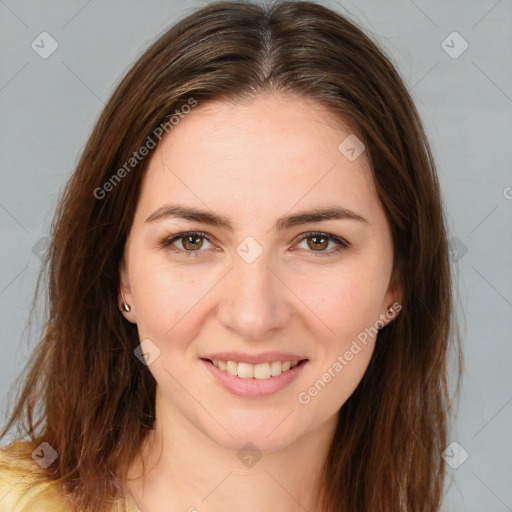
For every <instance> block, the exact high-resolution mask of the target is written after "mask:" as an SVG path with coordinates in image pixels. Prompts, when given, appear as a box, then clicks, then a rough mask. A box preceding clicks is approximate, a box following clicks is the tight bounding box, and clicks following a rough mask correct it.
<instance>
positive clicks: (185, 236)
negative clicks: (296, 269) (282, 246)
mask: <svg viewBox="0 0 512 512" xmlns="http://www.w3.org/2000/svg"><path fill="white" fill-rule="evenodd" d="M203 239H204V240H206V241H207V242H208V243H211V242H210V239H209V237H208V235H207V234H206V233H203V232H202V231H188V232H182V233H176V234H173V235H170V236H168V237H167V238H165V239H164V240H162V241H161V242H160V243H159V246H160V247H162V248H165V247H169V248H172V249H173V250H174V252H178V253H182V254H185V255H186V256H199V253H200V252H203V251H201V249H202V248H203V247H204V241H203ZM308 240H311V243H310V242H306V243H307V246H308V247H307V249H311V250H309V251H308V252H310V253H313V254H312V255H313V256H315V257H316V256H329V255H332V254H333V253H338V252H340V251H342V250H344V249H347V248H349V247H350V246H351V245H350V243H349V242H347V241H346V240H344V239H343V238H340V237H338V236H335V235H331V234H329V233H321V232H318V231H314V232H310V233H304V234H303V235H301V238H300V239H299V243H302V242H303V241H308ZM176 242H179V243H180V244H181V248H180V247H176V246H175V245H174V244H175V243H176ZM330 243H334V244H335V247H334V248H332V249H330V250H328V251H326V250H325V249H327V247H328V246H329V244H330ZM307 249H306V250H307Z"/></svg>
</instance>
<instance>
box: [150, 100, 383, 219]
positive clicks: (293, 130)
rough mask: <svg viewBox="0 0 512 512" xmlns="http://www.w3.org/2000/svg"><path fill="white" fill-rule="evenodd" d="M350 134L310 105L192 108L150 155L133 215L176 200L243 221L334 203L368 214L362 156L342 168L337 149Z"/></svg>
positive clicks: (368, 185) (370, 201)
mask: <svg viewBox="0 0 512 512" xmlns="http://www.w3.org/2000/svg"><path fill="white" fill-rule="evenodd" d="M351 134H353V130H352V129H351V128H350V127H349V125H348V124H346V123H344V122H343V121H342V120H341V119H339V118H338V117H336V116H334V115H333V114H332V113H331V112H330V111H329V110H327V109H326V108H325V107H324V106H323V105H322V104H320V103H318V102H316V101H315V100H314V99H310V98H308V99H305V98H302V97H298V96H290V95H287V96H284V95H277V96H276V95H272V94H266V95H261V96H257V97H256V98H255V99H253V100H252V101H247V102H244V103H233V102H228V101H209V102H206V103H205V104H199V105H198V106H196V107H195V108H194V109H192V111H191V112H190V113H189V114H187V115H185V116H184V117H183V118H182V119H181V120H180V121H179V123H178V124H176V125H175V126H174V127H173V129H172V130H171V131H170V132H169V134H167V135H166V136H165V137H164V138H163V139H162V142H161V143H160V144H159V146H158V147H157V148H156V149H155V150H153V153H152V154H151V156H150V161H149V163H148V166H147V169H146V173H145V176H144V180H143V184H142V189H141V195H140V205H141V208H142V209H144V210H145V211H147V210H148V209H149V208H154V207H157V206H160V203H162V204H163V203H165V202H166V201H169V200H176V199H179V200H180V202H187V204H189V205H194V206H197V207H201V208H204V207H205V206H207V207H210V208H212V209H215V210H216V211H218V210H219V209H222V210H224V211H225V212H236V213H237V214H239V215H244V214H247V215H248V216H250V215H254V214H255V213H256V212H257V211H258V209H259V210H261V211H265V212H266V211H274V210H279V211H281V210H289V209H291V208H293V207H294V205H295V204H297V207H300V208H304V207H308V206H315V207H316V206H322V205H324V204H327V203H328V204H335V203H339V204H341V205H342V206H344V207H346V208H351V209H354V210H361V209H365V210H366V212H367V213H368V215H369V214H370V213H369V212H370V211H372V210H374V208H375V203H376V194H375V190H374V187H373V179H372V174H371V169H370V166H369V163H368V160H367V158H366V156H365V154H364V153H363V154H361V156H359V157H358V158H357V159H356V160H353V161H350V160H349V159H347V158H346V156H345V155H344V154H343V153H342V152H341V151H340V150H339V148H338V147H339V145H340V143H342V141H344V140H345V139H346V138H347V137H348V136H349V135H351ZM219 213H220V212H219Z"/></svg>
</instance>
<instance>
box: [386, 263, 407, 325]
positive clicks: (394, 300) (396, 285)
mask: <svg viewBox="0 0 512 512" xmlns="http://www.w3.org/2000/svg"><path fill="white" fill-rule="evenodd" d="M402 297H403V287H402V284H401V282H400V273H399V269H398V267H395V269H394V271H393V275H392V276H391V279H390V281H389V286H388V290H387V292H386V295H385V296H384V300H383V301H382V311H381V315H380V318H381V321H382V322H383V324H384V325H388V324H390V323H391V322H392V321H393V320H395V318H396V317H397V316H398V314H399V312H400V310H401V309H402Z"/></svg>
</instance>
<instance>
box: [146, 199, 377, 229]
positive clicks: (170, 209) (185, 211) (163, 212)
mask: <svg viewBox="0 0 512 512" xmlns="http://www.w3.org/2000/svg"><path fill="white" fill-rule="evenodd" d="M167 218H175V219H184V220H190V221H195V222H200V223H202V224H208V225H209V226H214V227H219V228H224V229H227V230H228V231H231V232H233V231H234V229H233V224H232V223H231V220H230V219H229V218H228V217H224V216H222V215H217V214H215V213H210V212H208V211H206V210H198V209H196V208H189V207H185V206H181V205H172V204H166V205H164V206H162V207H160V208H158V210H156V211H155V212H153V213H152V214H151V215H150V216H149V217H148V218H147V219H146V221H145V222H146V223H149V222H155V221H159V220H163V219H167ZM339 219H343V220H355V221H358V222H362V223H366V224H368V225H369V224H370V223H369V222H368V221H367V220H366V219H365V218H364V217H363V216H361V215H359V214H358V213H356V212H354V211H352V210H349V209H347V208H342V207H341V206H330V207H324V208H314V209H312V210H305V211H301V212H298V213H294V214H291V215H286V216H283V217H279V218H278V219H277V220H276V222H275V223H274V226H273V227H272V229H274V230H276V231H283V230H285V229H290V228H292V227H294V226H299V225H302V224H308V223H312V222H320V221H323V220H339Z"/></svg>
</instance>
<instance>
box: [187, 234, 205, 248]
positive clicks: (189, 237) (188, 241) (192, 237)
mask: <svg viewBox="0 0 512 512" xmlns="http://www.w3.org/2000/svg"><path fill="white" fill-rule="evenodd" d="M191 240H194V242H192V244H197V243H198V242H199V241H200V242H201V243H200V245H199V247H190V241H191ZM187 245H188V247H187ZM202 245H203V242H202V240H201V237H200V236H185V237H183V247H185V249H187V250H194V249H200V248H201V247H202Z"/></svg>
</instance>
